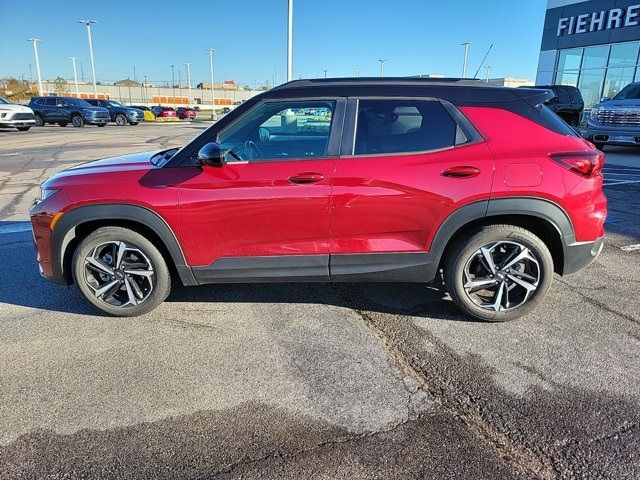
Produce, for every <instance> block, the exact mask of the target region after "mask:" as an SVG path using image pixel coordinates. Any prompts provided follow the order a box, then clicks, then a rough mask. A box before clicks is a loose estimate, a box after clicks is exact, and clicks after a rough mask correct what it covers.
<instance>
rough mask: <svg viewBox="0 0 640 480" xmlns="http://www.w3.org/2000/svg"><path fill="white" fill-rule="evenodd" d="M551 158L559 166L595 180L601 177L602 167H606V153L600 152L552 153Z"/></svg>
mask: <svg viewBox="0 0 640 480" xmlns="http://www.w3.org/2000/svg"><path fill="white" fill-rule="evenodd" d="M549 158H551V160H553V161H554V162H556V163H557V164H558V165H560V166H562V167H564V168H566V169H568V170H570V171H572V172H573V173H577V174H578V175H580V176H582V177H584V178H593V177H595V176H597V175H600V172H601V171H602V167H604V153H602V152H601V151H599V150H591V151H588V152H568V153H551V154H550V155H549Z"/></svg>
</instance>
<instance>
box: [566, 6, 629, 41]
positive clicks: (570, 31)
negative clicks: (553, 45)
mask: <svg viewBox="0 0 640 480" xmlns="http://www.w3.org/2000/svg"><path fill="white" fill-rule="evenodd" d="M638 25H640V3H638V4H635V5H629V6H628V7H627V8H611V9H609V10H601V11H599V12H590V13H582V14H580V15H573V16H570V17H562V18H560V19H559V20H558V30H557V35H558V37H561V36H563V35H576V34H580V33H588V32H599V31H602V30H611V29H613V28H625V27H637V26H638Z"/></svg>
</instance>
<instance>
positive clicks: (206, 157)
mask: <svg viewBox="0 0 640 480" xmlns="http://www.w3.org/2000/svg"><path fill="white" fill-rule="evenodd" d="M198 162H199V163H200V164H201V165H208V166H210V167H218V168H220V167H222V166H223V165H224V164H225V163H226V161H225V158H224V152H223V151H222V149H221V148H220V145H218V144H217V143H216V142H210V143H207V144H206V145H205V146H204V147H202V148H201V149H200V151H198Z"/></svg>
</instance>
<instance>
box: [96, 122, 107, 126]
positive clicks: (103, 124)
mask: <svg viewBox="0 0 640 480" xmlns="http://www.w3.org/2000/svg"><path fill="white" fill-rule="evenodd" d="M97 126H98V127H106V126H107V124H106V123H98V125H97Z"/></svg>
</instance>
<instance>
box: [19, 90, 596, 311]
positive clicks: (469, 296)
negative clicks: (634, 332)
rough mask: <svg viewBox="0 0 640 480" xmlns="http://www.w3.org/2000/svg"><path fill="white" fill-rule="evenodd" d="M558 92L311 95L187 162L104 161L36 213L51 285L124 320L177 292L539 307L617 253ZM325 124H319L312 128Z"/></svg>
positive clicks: (70, 174)
mask: <svg viewBox="0 0 640 480" xmlns="http://www.w3.org/2000/svg"><path fill="white" fill-rule="evenodd" d="M550 95H552V93H551V92H549V91H546V90H527V89H509V88H499V87H493V86H488V85H486V84H484V83H481V82H476V81H467V80H442V79H439V80H437V81H433V80H430V79H418V78H395V79H394V78H382V79H373V78H369V79H367V78H359V79H321V80H299V81H294V82H290V83H287V84H285V85H282V86H280V87H277V88H274V89H272V90H270V91H268V92H265V93H263V94H261V95H258V96H256V97H254V98H252V99H251V100H249V101H247V102H245V103H244V104H242V105H241V106H239V107H238V108H236V109H235V110H233V111H232V112H230V113H229V114H228V115H227V116H225V117H224V118H222V120H220V121H218V122H217V123H215V124H214V125H213V126H211V127H210V128H209V129H208V130H206V131H205V132H204V133H202V134H201V135H199V136H198V137H197V138H195V139H194V140H193V141H192V142H191V143H189V144H187V145H185V146H184V147H182V148H180V149H173V150H165V151H161V152H157V153H153V152H147V153H137V154H133V155H127V156H123V157H119V158H108V159H105V160H100V161H95V162H90V163H87V164H84V165H79V166H77V167H74V168H70V169H68V170H65V171H63V172H61V173H58V174H56V175H54V176H53V177H51V178H50V179H48V180H47V181H46V182H45V183H44V184H43V186H42V195H41V197H40V199H39V200H38V201H37V203H36V204H35V205H34V206H33V208H32V209H31V219H32V223H33V232H34V237H35V242H36V245H37V250H38V262H39V264H40V270H41V272H42V275H44V276H45V277H46V278H48V279H49V280H52V281H54V282H56V283H59V284H63V285H67V284H71V283H73V282H75V283H76V284H77V285H78V288H79V289H80V292H82V294H83V295H84V296H85V297H86V299H87V300H88V301H89V302H90V303H92V304H93V305H95V306H96V307H98V308H99V309H101V310H103V311H104V312H107V313H109V314H114V315H122V316H133V315H140V314H143V313H146V312H148V311H150V310H151V309H153V308H154V307H156V306H157V305H158V304H159V303H161V302H162V301H163V300H164V299H165V298H166V297H167V295H169V290H170V288H171V283H172V281H175V280H176V279H179V281H181V282H182V283H183V284H185V285H201V284H209V283H226V282H329V281H331V282H369V281H375V282H425V283H426V282H431V281H433V280H435V279H436V278H440V275H442V279H443V280H444V284H445V286H446V289H447V291H448V292H449V293H450V295H451V297H452V298H453V300H454V302H455V303H456V304H457V305H458V306H459V307H460V309H461V310H462V311H463V312H464V313H466V314H467V315H470V316H471V317H474V318H478V319H483V320H494V321H503V320H509V319H513V318H516V317H519V316H521V315H523V314H525V313H527V312H529V311H530V310H531V309H532V308H534V307H535V305H536V304H538V303H539V302H540V301H541V300H542V298H543V297H544V295H545V293H546V292H547V290H548V289H549V286H550V284H551V281H552V277H553V274H554V272H556V273H558V274H560V275H566V274H570V273H573V272H575V271H577V270H579V269H581V268H583V267H585V266H587V265H588V264H589V263H591V262H592V261H593V260H594V259H595V258H596V256H597V255H598V254H599V253H600V251H601V250H602V246H603V237H604V222H605V217H606V198H605V196H604V195H603V193H602V177H601V169H602V166H603V163H604V156H603V154H602V153H601V152H600V151H598V150H596V149H595V148H594V146H593V145H592V144H591V143H589V142H587V141H586V140H583V139H582V138H580V136H578V135H577V134H576V133H575V132H574V130H572V129H571V128H570V127H569V126H568V125H567V124H566V123H564V122H563V121H562V120H561V119H560V118H559V117H557V116H556V115H555V114H554V113H552V112H551V111H550V110H549V109H548V108H547V107H546V106H544V102H545V101H546V100H548V99H549V96H550ZM310 111H311V112H313V113H312V115H309V114H308V112H310Z"/></svg>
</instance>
